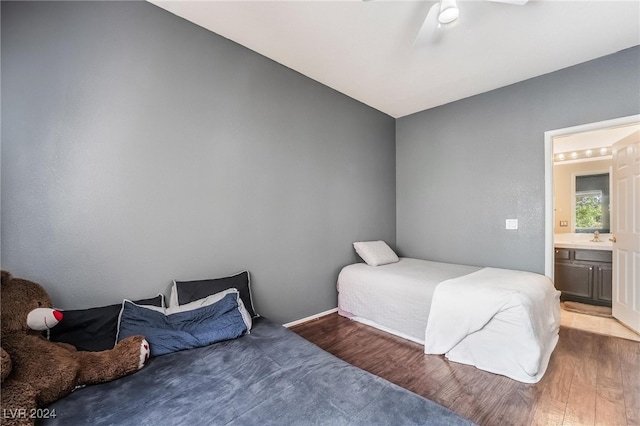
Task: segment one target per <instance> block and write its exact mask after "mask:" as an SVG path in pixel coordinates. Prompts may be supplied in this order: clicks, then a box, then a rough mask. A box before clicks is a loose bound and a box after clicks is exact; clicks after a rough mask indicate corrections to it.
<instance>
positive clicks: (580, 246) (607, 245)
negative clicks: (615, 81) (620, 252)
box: [553, 241, 613, 251]
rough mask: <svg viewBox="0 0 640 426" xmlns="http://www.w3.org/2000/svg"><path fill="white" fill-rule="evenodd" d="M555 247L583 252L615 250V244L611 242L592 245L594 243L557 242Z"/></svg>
mask: <svg viewBox="0 0 640 426" xmlns="http://www.w3.org/2000/svg"><path fill="white" fill-rule="evenodd" d="M553 245H554V247H556V248H573V249H583V250H608V251H612V250H613V244H611V241H603V242H601V243H592V242H575V243H572V242H555V243H554V244H553Z"/></svg>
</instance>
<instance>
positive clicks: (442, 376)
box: [291, 314, 640, 426]
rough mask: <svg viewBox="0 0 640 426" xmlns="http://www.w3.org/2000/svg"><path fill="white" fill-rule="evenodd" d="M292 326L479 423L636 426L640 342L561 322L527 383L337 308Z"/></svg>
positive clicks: (359, 364) (355, 362)
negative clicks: (539, 374)
mask: <svg viewBox="0 0 640 426" xmlns="http://www.w3.org/2000/svg"><path fill="white" fill-rule="evenodd" d="M291 330H293V331H295V332H296V333H298V334H299V335H300V336H302V337H304V338H305V339H307V340H309V341H311V342H313V343H315V344H316V345H318V346H320V347H321V348H323V349H324V350H326V351H328V352H330V353H332V354H333V355H335V356H337V357H338V358H341V359H343V360H345V361H347V362H349V363H351V364H353V365H355V366H357V367H360V368H362V369H364V370H367V371H369V372H371V373H373V374H375V375H378V376H381V377H384V378H385V379H387V380H389V381H391V382H393V383H395V384H397V385H399V386H402V387H404V388H406V389H408V390H410V391H412V392H415V393H417V394H420V395H422V396H424V397H426V398H428V399H430V400H432V401H436V402H438V403H440V404H442V405H444V406H445V407H448V408H449V409H451V410H453V411H455V412H456V413H458V414H460V415H462V416H464V417H466V418H468V419H470V420H472V421H474V422H476V423H478V424H480V425H491V426H493V425H518V426H519V425H607V426H622V425H640V342H634V341H631V340H626V339H621V338H616V337H609V336H603V335H598V334H592V333H589V332H585V331H581V330H576V329H571V328H565V327H561V329H560V340H559V342H558V346H557V347H556V349H555V351H554V353H553V354H552V356H551V360H550V362H549V367H548V369H547V372H546V374H545V376H544V377H543V378H542V380H541V381H540V382H538V383H536V384H525V383H520V382H516V381H514V380H511V379H508V378H506V377H503V376H499V375H496V374H491V373H487V372H485V371H481V370H478V369H476V368H475V367H471V366H468V365H463V364H457V363H453V362H449V361H448V360H447V359H445V358H444V357H443V356H436V355H425V354H424V353H423V352H422V346H421V345H419V344H417V343H413V342H410V341H407V340H404V339H401V338H399V337H396V336H393V335H390V334H388V333H384V332H382V331H379V330H377V329H375V328H372V327H369V326H366V325H363V324H360V323H358V322H355V321H350V320H348V319H346V318H343V317H341V316H339V315H338V314H330V315H327V316H324V317H321V318H319V319H317V320H313V321H310V322H307V323H304V324H300V325H296V326H294V327H292V328H291Z"/></svg>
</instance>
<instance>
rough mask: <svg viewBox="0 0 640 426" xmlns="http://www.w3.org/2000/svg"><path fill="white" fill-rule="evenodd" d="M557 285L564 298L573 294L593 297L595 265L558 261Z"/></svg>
mask: <svg viewBox="0 0 640 426" xmlns="http://www.w3.org/2000/svg"><path fill="white" fill-rule="evenodd" d="M555 285H556V288H557V289H558V290H560V291H561V292H562V296H563V299H565V300H571V299H572V297H571V296H576V297H579V298H583V299H584V298H587V299H591V298H592V296H593V267H592V266H589V265H580V264H573V263H556V270H555Z"/></svg>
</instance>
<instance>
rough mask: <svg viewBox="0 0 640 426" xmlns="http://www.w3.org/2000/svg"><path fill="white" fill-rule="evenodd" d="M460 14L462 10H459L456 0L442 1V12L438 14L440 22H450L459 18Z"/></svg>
mask: <svg viewBox="0 0 640 426" xmlns="http://www.w3.org/2000/svg"><path fill="white" fill-rule="evenodd" d="M459 14H460V11H459V10H458V5H457V4H456V0H441V1H440V13H439V14H438V22H440V23H441V24H449V23H451V22H453V21H455V20H456V19H458V15H459Z"/></svg>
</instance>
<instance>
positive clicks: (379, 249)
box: [353, 241, 400, 266]
mask: <svg viewBox="0 0 640 426" xmlns="http://www.w3.org/2000/svg"><path fill="white" fill-rule="evenodd" d="M353 248H355V249H356V253H358V255H359V256H360V257H361V258H362V260H364V261H365V262H367V265H370V266H379V265H386V264H388V263H395V262H397V261H399V260H400V259H398V256H397V255H396V254H395V253H394V251H393V250H391V247H389V246H388V245H387V243H385V242H384V241H361V242H355V243H353Z"/></svg>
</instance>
